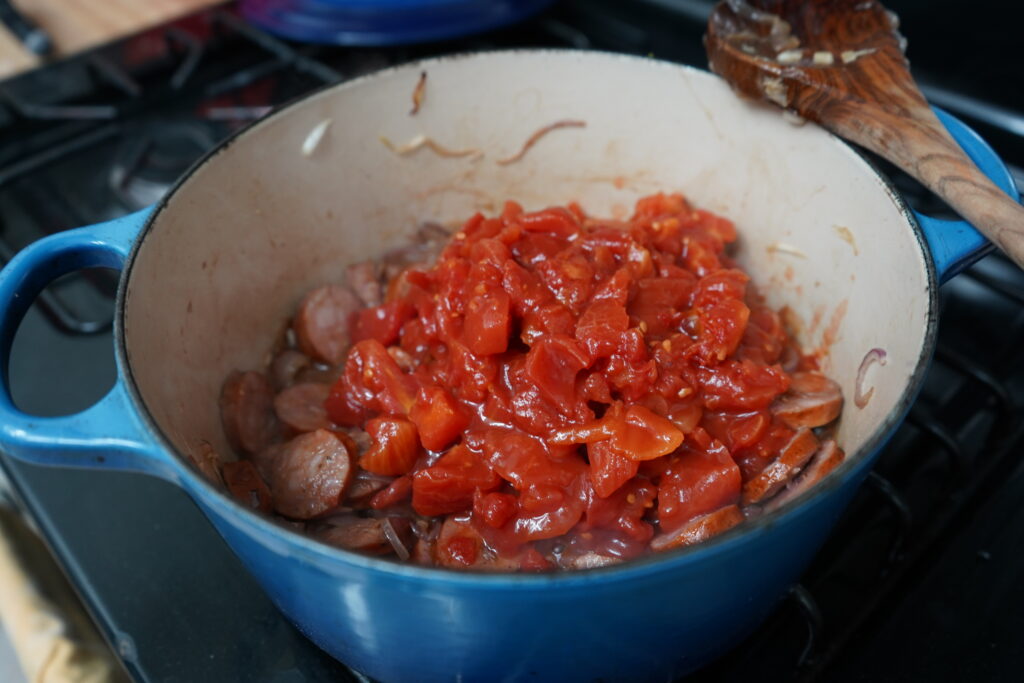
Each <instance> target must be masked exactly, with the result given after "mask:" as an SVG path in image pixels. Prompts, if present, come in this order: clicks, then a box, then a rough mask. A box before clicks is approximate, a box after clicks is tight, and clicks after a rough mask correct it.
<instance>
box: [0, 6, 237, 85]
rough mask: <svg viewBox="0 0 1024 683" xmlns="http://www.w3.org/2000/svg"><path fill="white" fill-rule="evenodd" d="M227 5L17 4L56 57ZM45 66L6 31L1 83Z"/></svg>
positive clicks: (1, 43)
mask: <svg viewBox="0 0 1024 683" xmlns="http://www.w3.org/2000/svg"><path fill="white" fill-rule="evenodd" d="M222 2H223V0H13V4H14V5H15V6H17V7H18V8H19V9H21V11H22V12H23V13H24V14H25V16H26V17H28V18H30V19H31V20H32V21H34V22H35V23H36V24H37V25H39V26H41V27H42V28H44V29H46V31H47V32H48V33H49V34H50V38H51V39H52V40H53V45H54V55H53V56H54V57H61V56H65V55H69V54H72V53H75V52H79V51H81V50H84V49H87V48H90V47H93V46H96V45H101V44H103V43H106V42H109V41H111V40H114V39H115V38H119V37H121V36H125V35H129V34H131V33H135V32H137V31H141V30H143V29H145V28H149V27H150V26H154V25H156V24H160V23H163V22H166V21H170V20H171V19H175V18H177V17H180V16H183V15H185V14H189V13H191V12H194V11H196V10H198V9H201V8H203V7H208V6H210V5H217V4H221V3H222ZM39 64H41V61H40V59H39V58H38V57H36V56H35V55H33V54H31V53H29V52H28V51H27V50H25V49H24V48H23V47H22V46H21V44H20V43H19V42H18V40H17V39H16V38H15V37H14V36H13V35H11V33H10V32H8V31H7V29H6V28H4V27H2V26H0V79H2V78H6V77H8V76H11V75H13V74H16V73H18V72H20V71H24V70H25V69H30V68H33V67H35V66H38V65H39Z"/></svg>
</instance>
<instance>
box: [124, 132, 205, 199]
mask: <svg viewBox="0 0 1024 683" xmlns="http://www.w3.org/2000/svg"><path fill="white" fill-rule="evenodd" d="M217 140H218V136H217V135H216V133H215V131H213V130H211V129H210V127H209V126H208V125H207V124H205V123H204V122H202V121H161V120H155V121H151V122H147V123H146V124H144V126H143V128H141V129H140V130H135V131H127V134H126V135H124V136H123V138H122V142H121V144H120V145H118V148H117V151H116V153H115V155H114V160H113V164H112V166H111V169H110V176H109V184H110V189H112V190H113V191H114V193H115V194H116V195H117V197H118V198H119V199H120V201H121V202H122V204H124V206H125V208H127V209H128V210H130V211H135V210H138V209H141V208H143V207H146V206H149V205H151V204H153V203H155V202H157V201H158V200H159V199H160V198H161V197H163V196H164V195H165V194H166V193H167V191H168V190H169V189H170V188H171V186H172V185H173V184H174V183H175V182H176V181H177V180H178V179H179V178H181V176H182V175H183V174H184V173H185V171H186V170H187V169H188V168H189V166H191V165H192V163H193V162H195V161H196V159H198V158H200V157H201V156H202V155H203V154H204V153H205V152H206V151H207V150H208V149H210V148H212V147H213V146H214V145H216V143H217Z"/></svg>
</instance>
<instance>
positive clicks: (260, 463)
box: [249, 443, 285, 482]
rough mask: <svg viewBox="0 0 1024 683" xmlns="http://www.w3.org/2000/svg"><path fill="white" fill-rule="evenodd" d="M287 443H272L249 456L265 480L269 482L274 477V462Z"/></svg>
mask: <svg viewBox="0 0 1024 683" xmlns="http://www.w3.org/2000/svg"><path fill="white" fill-rule="evenodd" d="M284 447H285V444H283V443H272V444H270V445H269V446H267V447H266V448H264V449H263V450H261V451H259V452H258V453H253V454H252V455H251V456H249V460H251V461H252V464H253V465H255V466H256V471H257V472H259V473H260V476H261V477H263V481H266V482H269V481H271V480H272V479H273V477H274V463H275V462H277V456H278V455H280V454H281V452H282V451H283V450H284Z"/></svg>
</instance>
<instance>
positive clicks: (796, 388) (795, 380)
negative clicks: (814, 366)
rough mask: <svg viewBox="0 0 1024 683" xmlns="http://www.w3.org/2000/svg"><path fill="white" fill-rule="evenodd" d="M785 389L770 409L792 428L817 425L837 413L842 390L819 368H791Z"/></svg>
mask: <svg viewBox="0 0 1024 683" xmlns="http://www.w3.org/2000/svg"><path fill="white" fill-rule="evenodd" d="M791 379H792V381H791V383H790V385H789V391H787V392H786V393H785V394H783V395H782V396H781V397H780V398H779V399H778V400H777V401H776V402H775V405H773V406H772V412H773V413H775V415H776V416H777V417H778V418H779V419H780V420H782V421H783V422H784V423H785V424H787V425H788V426H790V427H792V428H793V429H799V428H800V427H810V428H813V427H820V426H822V425H826V424H828V423H829V422H831V421H832V420H834V419H836V418H837V417H839V413H840V411H841V410H842V409H843V394H842V391H841V390H840V389H839V385H838V384H836V383H835V382H833V381H832V380H830V379H829V378H828V377H825V375H823V374H821V373H820V372H815V371H810V372H794V373H793V375H792V376H791Z"/></svg>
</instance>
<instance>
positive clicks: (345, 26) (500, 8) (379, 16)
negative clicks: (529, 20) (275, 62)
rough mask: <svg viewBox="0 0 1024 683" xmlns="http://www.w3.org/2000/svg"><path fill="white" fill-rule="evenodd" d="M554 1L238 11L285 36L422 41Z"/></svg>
mask: <svg viewBox="0 0 1024 683" xmlns="http://www.w3.org/2000/svg"><path fill="white" fill-rule="evenodd" d="M551 2H552V0H242V1H241V2H240V3H239V5H240V8H241V11H242V15H243V16H244V17H245V18H246V19H248V20H249V21H251V22H253V23H254V24H256V25H258V26H260V27H261V28H264V29H266V30H268V31H270V32H271V33H276V34H278V35H280V36H283V37H285V38H290V39H292V40H300V41H304V42H311V43H333V44H337V45H398V44H407V43H422V42H427V41H432V40H443V39H445V38H455V37H457V36H463V35H467V34H470V33H478V32H480V31H486V30H488V29H492V28H497V27H499V26H504V25H506V24H511V23H513V22H516V21H519V20H521V19H523V18H525V17H527V16H529V15H531V14H533V13H535V12H538V11H540V10H541V9H543V8H544V7H546V6H547V5H550V4H551Z"/></svg>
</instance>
